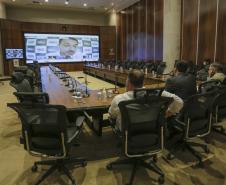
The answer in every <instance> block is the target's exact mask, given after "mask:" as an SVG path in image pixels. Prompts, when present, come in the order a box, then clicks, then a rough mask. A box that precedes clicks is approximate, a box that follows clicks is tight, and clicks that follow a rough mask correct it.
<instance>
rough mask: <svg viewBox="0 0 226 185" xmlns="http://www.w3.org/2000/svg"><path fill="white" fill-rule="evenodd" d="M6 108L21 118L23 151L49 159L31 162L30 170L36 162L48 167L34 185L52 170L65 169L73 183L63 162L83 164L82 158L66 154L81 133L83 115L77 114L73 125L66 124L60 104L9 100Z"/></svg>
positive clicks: (64, 112) (34, 167)
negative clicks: (13, 101) (12, 110)
mask: <svg viewBox="0 0 226 185" xmlns="http://www.w3.org/2000/svg"><path fill="white" fill-rule="evenodd" d="M8 107H10V108H12V109H14V110H15V111H16V112H17V113H18V115H19V118H20V119H21V123H22V135H23V138H24V140H23V144H24V148H25V150H27V151H28V152H29V153H30V154H31V155H33V156H39V157H43V158H48V159H49V160H42V161H37V162H35V163H34V165H33V167H32V171H33V172H35V171H37V167H38V165H48V166H50V168H49V169H48V170H47V171H46V172H45V173H44V174H43V175H42V176H41V178H40V179H38V180H37V182H36V183H34V185H39V184H40V183H41V182H43V180H44V179H46V178H47V177H48V176H49V175H50V174H52V173H53V172H54V171H55V170H58V171H62V172H64V173H65V174H66V175H67V177H68V178H69V179H70V180H71V182H72V184H73V185H75V184H76V182H75V179H74V177H73V176H72V175H71V173H70V171H69V169H68V168H66V165H67V164H70V165H77V166H85V165H86V161H85V160H84V159H78V158H73V157H70V156H69V151H70V148H71V146H72V144H73V142H74V141H75V140H76V139H77V137H78V136H79V133H80V132H81V129H82V123H83V120H84V117H78V119H77V121H76V123H75V124H74V125H73V126H71V127H67V125H68V120H67V117H66V108H65V107H64V106H62V105H47V104H34V103H33V104H32V103H29V104H26V103H9V104H8Z"/></svg>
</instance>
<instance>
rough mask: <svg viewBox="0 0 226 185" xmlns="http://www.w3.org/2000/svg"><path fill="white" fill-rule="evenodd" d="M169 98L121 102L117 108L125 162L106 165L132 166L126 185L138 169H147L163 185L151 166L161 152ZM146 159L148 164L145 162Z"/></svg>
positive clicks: (159, 172)
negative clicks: (119, 116) (154, 174)
mask: <svg viewBox="0 0 226 185" xmlns="http://www.w3.org/2000/svg"><path fill="white" fill-rule="evenodd" d="M171 101H172V99H171V98H166V97H160V96H155V95H153V96H146V97H142V98H138V99H133V100H128V101H122V102H120V103H119V108H120V112H121V118H122V142H123V145H122V146H123V147H124V148H123V150H124V154H125V156H126V159H118V160H116V161H114V162H111V163H109V164H108V165H107V169H109V170H111V169H112V167H113V166H114V165H123V164H132V165H133V170H132V174H131V178H130V181H129V183H128V185H132V183H133V180H134V177H135V173H136V170H137V167H138V166H143V167H145V168H148V169H150V170H152V171H154V172H156V173H158V174H159V175H160V177H159V179H158V181H159V183H161V184H163V183H164V173H163V172H162V171H161V169H160V168H159V167H158V166H157V165H156V164H155V162H156V160H157V154H158V153H159V152H161V151H162V150H163V147H164V139H163V131H164V125H165V121H166V120H165V112H166V110H167V108H168V106H169V104H170V103H171ZM147 159H150V161H149V162H146V161H145V160H147Z"/></svg>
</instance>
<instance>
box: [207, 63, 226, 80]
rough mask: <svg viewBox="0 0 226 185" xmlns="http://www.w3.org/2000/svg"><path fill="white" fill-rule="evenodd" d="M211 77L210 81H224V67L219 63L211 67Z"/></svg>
mask: <svg viewBox="0 0 226 185" xmlns="http://www.w3.org/2000/svg"><path fill="white" fill-rule="evenodd" d="M208 73H209V77H208V79H207V81H208V80H220V81H221V82H223V81H224V79H225V75H224V73H223V66H222V65H221V64H218V63H213V64H211V65H210V67H209V71H208Z"/></svg>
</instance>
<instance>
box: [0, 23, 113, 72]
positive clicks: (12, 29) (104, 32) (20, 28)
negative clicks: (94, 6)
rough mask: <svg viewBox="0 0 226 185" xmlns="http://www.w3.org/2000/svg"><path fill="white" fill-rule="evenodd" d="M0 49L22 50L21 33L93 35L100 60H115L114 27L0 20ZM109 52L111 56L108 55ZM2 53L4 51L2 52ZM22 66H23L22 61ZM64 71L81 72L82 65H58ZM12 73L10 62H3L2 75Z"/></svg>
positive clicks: (22, 40)
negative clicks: (97, 46)
mask: <svg viewBox="0 0 226 185" xmlns="http://www.w3.org/2000/svg"><path fill="white" fill-rule="evenodd" d="M0 24H1V27H0V28H1V35H2V37H1V38H2V48H3V50H4V48H23V47H24V39H23V32H36V33H64V34H67V33H70V34H93V35H99V36H100V59H101V60H115V54H116V51H115V50H116V29H115V27H114V26H86V25H67V24H51V23H30V22H29V23H28V22H18V21H11V20H5V19H0ZM110 50H112V51H113V54H112V53H111V54H110ZM3 53H4V51H3ZM22 64H25V62H24V61H22ZM59 66H61V67H62V68H63V69H64V70H65V71H75V70H82V66H83V63H78V62H76V63H63V64H59ZM12 71H13V64H12V62H9V61H6V60H4V74H5V75H10V74H11V72H12Z"/></svg>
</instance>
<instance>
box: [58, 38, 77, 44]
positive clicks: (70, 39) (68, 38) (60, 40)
mask: <svg viewBox="0 0 226 185" xmlns="http://www.w3.org/2000/svg"><path fill="white" fill-rule="evenodd" d="M68 39H69V40H74V41H76V42H77V43H78V39H76V38H74V37H65V38H61V39H60V40H59V43H61V42H62V41H63V40H68Z"/></svg>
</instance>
